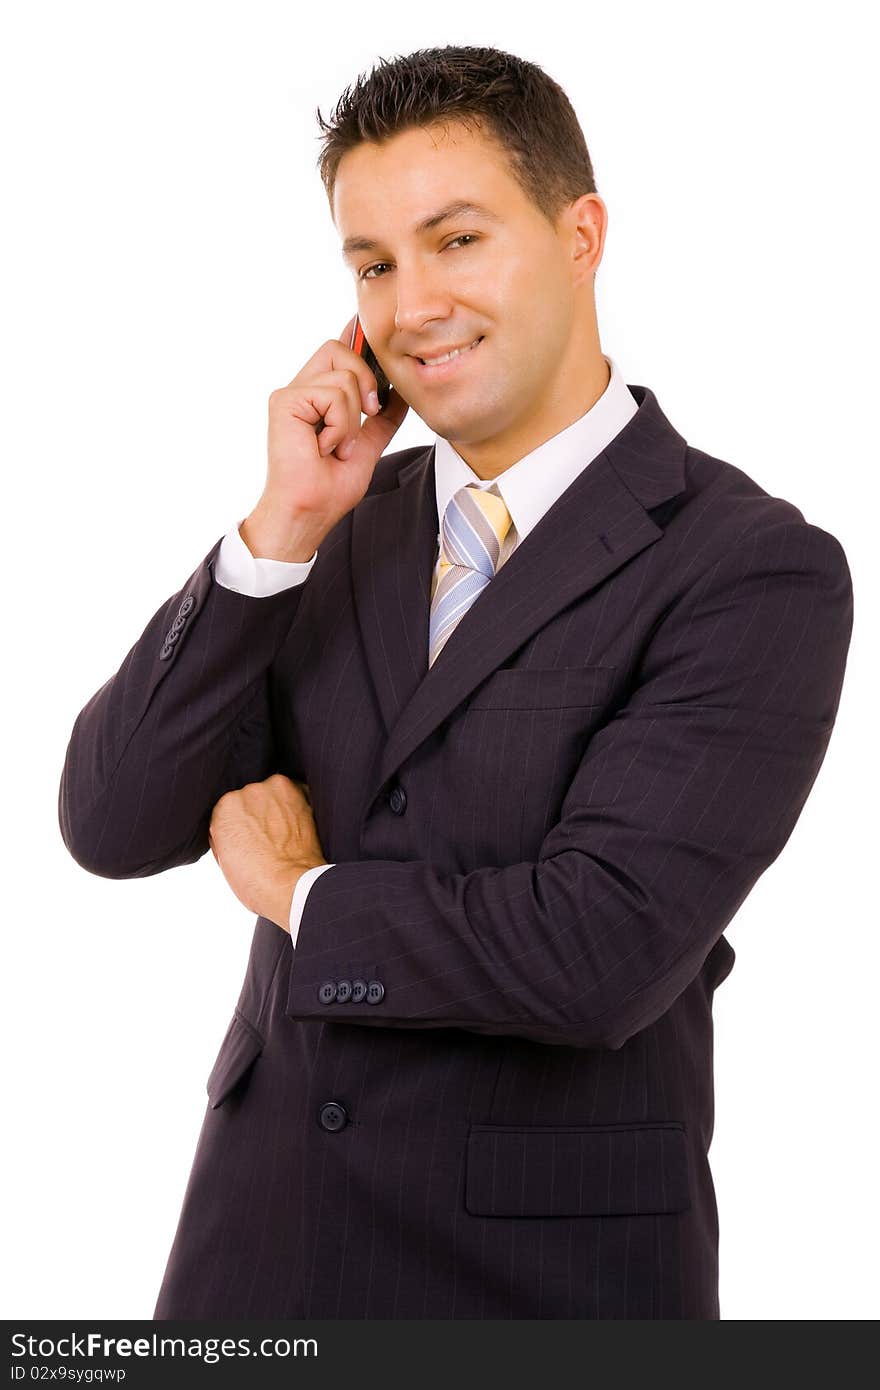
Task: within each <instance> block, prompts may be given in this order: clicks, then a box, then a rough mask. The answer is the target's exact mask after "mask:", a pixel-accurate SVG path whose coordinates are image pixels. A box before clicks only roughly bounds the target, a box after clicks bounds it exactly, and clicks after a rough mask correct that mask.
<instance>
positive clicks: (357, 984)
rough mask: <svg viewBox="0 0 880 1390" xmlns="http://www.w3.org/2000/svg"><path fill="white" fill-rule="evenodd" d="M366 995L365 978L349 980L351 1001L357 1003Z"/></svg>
mask: <svg viewBox="0 0 880 1390" xmlns="http://www.w3.org/2000/svg"><path fill="white" fill-rule="evenodd" d="M366 995H367V982H366V980H352V982H351V1002H352V1003H353V1004H359V1003H360V1002H361V1000H362V999H365V998H366Z"/></svg>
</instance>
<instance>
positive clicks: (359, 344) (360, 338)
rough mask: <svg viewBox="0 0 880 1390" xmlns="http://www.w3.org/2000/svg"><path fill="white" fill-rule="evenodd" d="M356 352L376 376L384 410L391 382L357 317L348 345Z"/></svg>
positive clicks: (377, 389)
mask: <svg viewBox="0 0 880 1390" xmlns="http://www.w3.org/2000/svg"><path fill="white" fill-rule="evenodd" d="M348 346H349V347H350V348H351V349H352V350H353V351H354V352H356V353H357V354H358V356H359V357H362V358H363V359H364V361H365V362H366V364H367V366H368V367H369V369H370V371H371V372H372V373H373V375H374V376H375V378H376V393H377V395H378V397H379V409H380V410H384V409H385V407H386V405H387V404H388V396H389V393H390V391H391V382H390V381H389V380H388V378H387V376H386V375H385V373H384V372H383V371H382V368H381V367H380V366H379V363H378V361H377V359H376V354H375V353H374V352H373V349H372V348H371V347H370V344H369V343H368V342H367V340H366V338H365V336H364V330H363V328H362V326H361V321H360V319H359V318H355V321H354V328H353V329H352V333H351V342H350V343H349V345H348Z"/></svg>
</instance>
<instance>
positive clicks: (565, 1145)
mask: <svg viewBox="0 0 880 1390" xmlns="http://www.w3.org/2000/svg"><path fill="white" fill-rule="evenodd" d="M465 1207H466V1209H467V1210H468V1211H469V1212H470V1213H471V1215H473V1216H634V1215H650V1214H658V1213H663V1212H677V1211H687V1210H688V1208H689V1207H690V1188H689V1180H688V1158H687V1147H686V1142H685V1132H684V1126H683V1125H681V1124H678V1123H676V1122H672V1121H669V1122H658V1123H638V1124H619V1125H528V1126H523V1125H472V1126H471V1128H470V1132H469V1135H468V1141H467V1166H466V1183H465Z"/></svg>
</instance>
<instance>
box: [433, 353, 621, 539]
mask: <svg viewBox="0 0 880 1390" xmlns="http://www.w3.org/2000/svg"><path fill="white" fill-rule="evenodd" d="M603 355H604V354H603ZM605 361H606V362H607V363H608V366H609V367H610V368H611V377H610V380H609V382H608V385H607V386H606V387H605V390H604V391H603V392H602V395H601V396H600V397H599V399H598V400H597V401H596V402H595V403H594V404H593V405H592V406H591V407H590V409H589V410H588V411H587V412H586V414H585V415H581V416H580V418H579V419H577V420H575V421H574V422H573V423H572V424H570V425H567V426H566V428H565V429H564V430H560V432H559V433H558V434H554V435H552V436H551V438H550V439H545V441H544V443H543V444H539V445H538V447H537V449H532V451H531V453H528V454H524V455H523V457H522V458H521V459H517V461H516V463H514V464H511V466H510V467H509V468H507V469H505V471H504V472H503V473H500V474H499V475H498V477H497V478H490V479H488V480H486V479H483V478H479V477H478V476H477V474H476V473H475V472H474V471H473V469H472V468H470V467H469V465H468V464H466V463H465V461H464V459H463V458H462V457H461V455H460V454H458V453H456V451H455V449H454V448H453V447H452V445H451V444H450V443H449V441H448V440H447V439H443V438H442V437H441V436H440V435H435V437H434V487H435V493H436V499H437V517H438V522H439V518H441V517H442V516H443V514H444V512H445V511H446V506H447V503H448V502H449V499H450V498H451V497H452V496H453V495H454V494H455V493H456V492H457V491H458V489H459V488H460V487H464V486H465V485H466V484H467V483H472V484H474V486H476V487H480V488H488V487H492V486H493V485H494V487H495V490H496V491H497V492H498V493H499V494H500V496H501V498H502V500H503V502H504V505H505V506H506V508H507V510H508V512H509V513H510V516H511V519H512V522H513V525H514V526H515V527H516V533H517V541H518V542H521V541H523V540H524V539H525V537H526V536H527V535H528V534H529V532H530V531H531V530H532V528H533V527H534V526H536V525H537V524H538V522H539V521H540V520H541V517H542V516H543V515H544V513H545V512H546V511H549V509H550V507H552V506H553V503H554V502H555V501H556V500H557V498H558V497H560V496H561V495H562V493H563V492H564V491H565V489H566V488H567V487H569V486H570V484H571V483H573V482H574V480H575V478H576V477H577V476H578V474H579V473H581V472H582V471H583V469H584V468H586V466H587V464H588V463H591V462H592V460H593V459H594V458H596V456H597V455H598V454H600V453H601V452H602V450H603V449H604V448H605V447H606V445H607V444H610V442H611V440H612V439H613V438H614V436H615V435H617V434H619V433H620V431H621V430H622V429H623V427H624V425H625V424H626V423H627V421H628V420H630V419H631V417H632V416H633V415H635V413H636V411H637V410H638V403H637V402H636V399H635V397H634V396H633V394H632V392H631V391H630V389H629V387H628V386H627V384H626V382H625V381H624V379H623V376H622V375H621V372H620V370H619V368H618V366H617V364H616V363H615V362H614V360H613V358H611V357H608V356H605ZM439 541H440V533H439V531H438V533H437V542H438V544H439Z"/></svg>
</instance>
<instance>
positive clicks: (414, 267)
mask: <svg viewBox="0 0 880 1390" xmlns="http://www.w3.org/2000/svg"><path fill="white" fill-rule="evenodd" d="M395 278H396V280H397V286H396V288H397V308H396V311H395V314H394V326H395V328H396V329H397V331H398V332H399V333H400V334H402V335H408V334H409V335H412V337H414V338H418V337H419V335H420V333H421V331H422V329H423V328H424V326H425V324H428V323H431V322H432V320H434V319H446V318H448V317H449V314H450V311H451V308H452V303H451V300H450V297H449V295H448V293H446V291H445V290H444V289H443V286H442V284H440V283H439V281H438V277H437V276H436V274H432V273H431V272H430V271H429V270H428V269H427V267H425V266H424V265H422V264H420V263H412V264H407V265H405V266H404V265H402V264H401V263H400V262H398V266H397V273H396V277H395Z"/></svg>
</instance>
